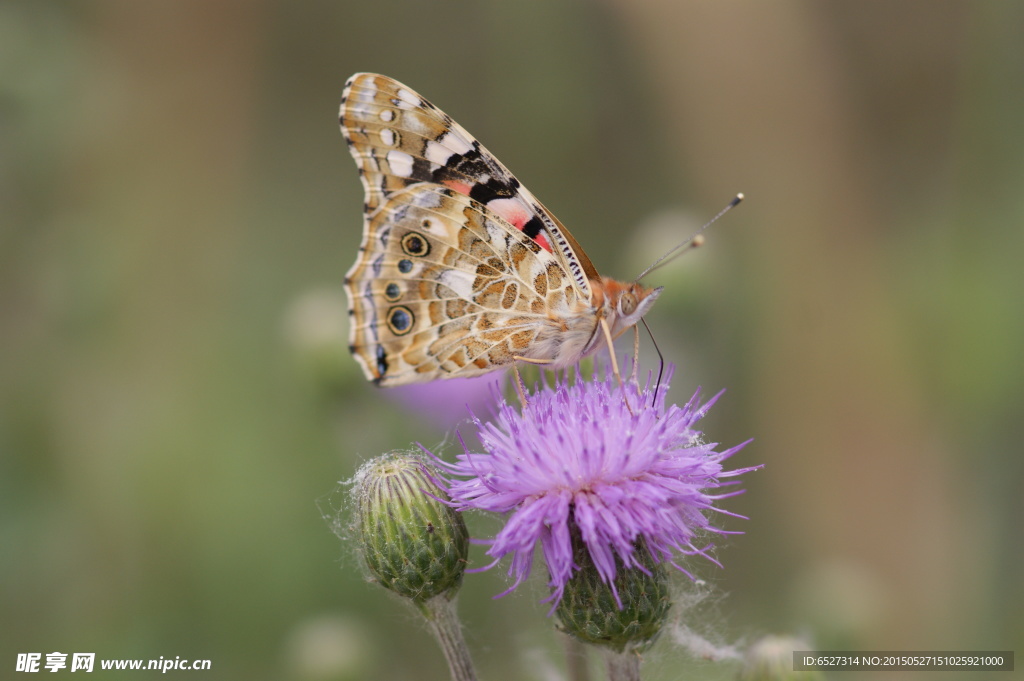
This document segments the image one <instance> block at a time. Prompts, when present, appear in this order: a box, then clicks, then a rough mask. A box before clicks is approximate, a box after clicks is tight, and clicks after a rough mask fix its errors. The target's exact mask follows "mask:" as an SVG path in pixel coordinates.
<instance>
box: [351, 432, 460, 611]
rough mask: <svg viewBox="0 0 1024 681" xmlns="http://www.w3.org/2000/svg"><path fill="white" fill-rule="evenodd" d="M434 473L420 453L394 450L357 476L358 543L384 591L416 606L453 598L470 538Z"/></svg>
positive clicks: (368, 465)
mask: <svg viewBox="0 0 1024 681" xmlns="http://www.w3.org/2000/svg"><path fill="white" fill-rule="evenodd" d="M435 473H436V471H435V470H434V469H433V467H432V466H431V465H430V463H429V462H428V461H426V460H424V457H423V456H422V455H415V454H404V453H399V452H395V453H392V454H387V455H384V456H381V457H378V458H377V459H374V460H373V461H371V462H369V463H367V464H366V465H365V466H363V468H361V469H360V471H359V473H358V474H357V475H356V484H355V487H354V488H353V494H354V496H355V499H356V505H357V514H356V515H357V518H356V524H357V530H358V533H359V536H358V545H359V548H360V551H361V553H362V554H363V558H364V559H365V561H366V566H367V568H369V570H370V572H371V573H373V575H374V577H375V578H376V580H377V581H378V582H379V583H380V584H381V585H382V586H384V587H386V588H387V589H390V590H391V591H394V592H395V593H398V594H400V595H402V596H405V597H406V598H411V599H413V600H414V601H416V602H424V601H426V600H428V599H431V598H434V597H435V596H441V595H444V596H446V597H447V598H449V599H450V598H453V597H454V596H455V594H456V592H457V591H458V590H459V587H460V586H461V585H462V575H463V572H464V571H465V569H466V556H467V553H468V551H469V534H468V533H467V531H466V525H465V523H464V522H463V520H462V514H461V513H459V512H458V511H457V510H456V509H454V508H452V507H451V506H450V505H449V504H447V503H445V500H443V499H444V491H443V490H441V489H440V488H438V487H437V485H436V483H435V482H434V476H435Z"/></svg>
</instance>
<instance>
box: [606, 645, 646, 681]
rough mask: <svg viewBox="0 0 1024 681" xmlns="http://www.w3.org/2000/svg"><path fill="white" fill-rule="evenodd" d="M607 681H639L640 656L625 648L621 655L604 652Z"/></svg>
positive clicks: (610, 651)
mask: <svg viewBox="0 0 1024 681" xmlns="http://www.w3.org/2000/svg"><path fill="white" fill-rule="evenodd" d="M605 663H606V664H607V665H608V681H640V656H639V655H638V654H637V653H636V652H635V651H632V650H629V648H627V649H626V650H624V651H623V652H621V653H617V652H615V651H613V650H608V651H605Z"/></svg>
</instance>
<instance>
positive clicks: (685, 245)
mask: <svg viewBox="0 0 1024 681" xmlns="http://www.w3.org/2000/svg"><path fill="white" fill-rule="evenodd" d="M742 200H743V194H737V195H736V197H735V198H734V199H733V200H732V201H730V202H729V203H728V204H727V205H726V206H725V208H723V209H722V210H720V211H718V215H716V216H715V217H713V218H711V219H710V220H708V221H707V223H705V225H704V226H703V227H701V228H700V229H698V230H697V231H696V233H694V235H693V236H691V237H690V238H688V239H687V240H686V241H683V242H682V243H680V244H677V245H675V246H673V247H672V248H670V249H669V250H668V252H667V253H665V255H663V256H661V257H660V258H658V259H657V260H655V261H654V264H653V265H651V266H650V267H648V268H647V269H646V270H644V271H643V272H641V273H640V276H639V277H637V278H636V281H640V280H641V279H643V278H644V277H646V276H647V275H648V274H650V273H651V272H653V271H654V270H656V269H658V268H659V267H662V266H664V265H667V264H669V263H670V262H672V261H673V260H675V259H676V258H678V257H679V256H680V255H682V254H683V253H685V252H686V251H688V250H691V249H694V248H698V247H699V246H702V245H703V244H704V230H705V229H707V228H708V227H710V226H711V225H713V224H714V223H715V221H716V220H718V218H720V217H722V216H723V215H725V214H726V213H728V212H729V211H730V210H732V209H733V208H735V207H736V206H738V205H739V203H740V201H742ZM670 256H671V257H670ZM649 330H650V329H648V331H649Z"/></svg>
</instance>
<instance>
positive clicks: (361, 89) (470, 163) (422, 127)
mask: <svg viewBox="0 0 1024 681" xmlns="http://www.w3.org/2000/svg"><path fill="white" fill-rule="evenodd" d="M340 121H341V129H342V132H343V133H344V135H345V140H346V141H347V142H348V146H349V150H350V151H351V152H352V156H353V157H354V158H355V160H356V164H357V165H358V166H359V174H360V176H361V179H362V182H363V187H364V189H365V190H366V203H365V212H366V219H367V221H368V222H369V221H370V220H372V219H373V216H374V214H375V212H376V211H377V210H379V209H380V207H381V206H382V205H383V204H384V203H385V202H386V201H387V200H389V198H390V197H391V196H392V195H393V194H395V193H397V192H400V191H402V190H403V189H405V188H406V187H409V186H411V185H414V184H417V183H428V184H432V185H439V186H442V187H447V188H449V189H453V190H454V191H456V192H458V193H461V194H464V195H466V196H469V197H470V198H472V199H474V200H476V201H478V202H480V203H482V204H484V205H485V206H486V207H487V208H488V209H490V210H491V211H493V212H494V213H496V214H497V215H498V216H500V217H501V218H503V219H504V221H505V222H506V223H507V224H510V225H512V226H513V227H514V228H515V229H517V230H519V231H520V232H522V233H523V234H525V235H526V236H527V237H529V238H530V239H531V240H533V241H534V242H535V243H537V244H538V245H539V246H540V247H541V248H543V249H544V250H546V251H548V252H550V253H551V254H553V255H554V256H555V259H556V260H557V261H558V263H559V264H560V265H561V267H562V268H563V269H564V270H565V271H566V272H567V273H568V274H569V277H570V280H571V283H572V285H573V286H574V287H575V288H576V291H577V293H578V294H579V295H580V296H581V297H583V298H584V299H585V300H589V299H590V295H591V284H590V281H591V280H596V279H599V278H600V277H599V275H598V273H597V270H596V269H595V268H594V265H593V263H591V262H590V259H589V258H588V257H587V255H586V253H584V252H583V249H582V248H580V245H579V244H578V243H577V242H576V240H575V239H573V237H572V235H571V234H569V232H568V230H566V229H565V227H564V226H563V225H562V224H561V223H560V222H559V221H558V220H557V219H555V217H554V216H553V215H552V214H551V213H550V211H548V210H547V209H546V208H545V207H544V206H543V205H542V204H541V203H540V202H539V201H538V200H537V199H536V198H535V197H534V196H533V194H531V193H530V192H529V191H528V190H527V189H526V188H525V187H523V186H522V185H521V184H520V183H519V181H518V180H516V178H515V177H514V176H513V175H512V173H510V172H509V171H508V169H507V168H505V166H503V165H502V164H501V163H500V162H499V161H498V160H497V159H496V158H495V157H494V156H493V155H492V154H491V153H490V152H489V151H487V149H485V148H484V147H483V145H481V144H480V143H479V142H477V141H476V140H475V139H474V138H473V136H472V135H470V134H469V133H468V132H466V130H465V129H464V128H463V127H462V126H460V125H459V124H458V123H456V122H455V121H453V120H452V119H451V117H450V116H448V115H447V114H445V113H444V112H443V111H441V110H440V109H438V108H437V107H435V106H434V105H433V104H431V103H430V102H428V101H427V100H426V99H424V98H423V97H421V96H420V95H419V94H417V93H416V92H415V91H413V90H412V89H411V88H409V87H406V86H405V85H402V84H401V83H399V82H398V81H396V80H393V79H391V78H388V77H387V76H381V75H378V74H372V73H358V74H356V75H354V76H352V77H351V78H350V79H349V81H348V83H347V84H346V85H345V91H344V94H343V95H342V100H341V114H340Z"/></svg>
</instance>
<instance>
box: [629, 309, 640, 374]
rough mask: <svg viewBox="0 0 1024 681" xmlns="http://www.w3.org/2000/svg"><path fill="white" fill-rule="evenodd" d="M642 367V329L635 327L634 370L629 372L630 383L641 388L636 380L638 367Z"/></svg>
mask: <svg viewBox="0 0 1024 681" xmlns="http://www.w3.org/2000/svg"><path fill="white" fill-rule="evenodd" d="M639 365H640V329H639V328H637V326H636V324H634V325H633V370H632V371H630V372H629V382H630V383H635V384H636V385H637V386H639V383H638V382H637V379H636V372H637V367H638V366H639Z"/></svg>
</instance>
